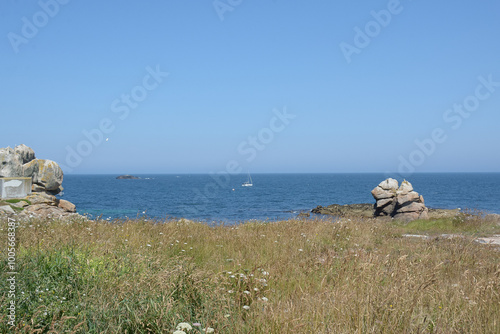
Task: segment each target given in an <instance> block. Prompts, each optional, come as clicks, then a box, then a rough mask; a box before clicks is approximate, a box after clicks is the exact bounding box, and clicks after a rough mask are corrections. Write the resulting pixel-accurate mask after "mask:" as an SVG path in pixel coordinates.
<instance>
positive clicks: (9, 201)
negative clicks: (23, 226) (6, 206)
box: [3, 198, 31, 205]
mask: <svg viewBox="0 0 500 334" xmlns="http://www.w3.org/2000/svg"><path fill="white" fill-rule="evenodd" d="M21 201H23V202H26V203H28V205H31V201H29V200H27V199H22V198H13V199H5V200H3V202H7V203H11V204H14V203H19V202H21Z"/></svg>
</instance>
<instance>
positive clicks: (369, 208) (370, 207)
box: [311, 203, 460, 219]
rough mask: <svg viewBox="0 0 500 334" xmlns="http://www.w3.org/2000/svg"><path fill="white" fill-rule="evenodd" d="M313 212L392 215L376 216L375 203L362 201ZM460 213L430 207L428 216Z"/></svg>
mask: <svg viewBox="0 0 500 334" xmlns="http://www.w3.org/2000/svg"><path fill="white" fill-rule="evenodd" d="M311 213H315V214H321V215H331V216H338V217H362V218H377V219H387V218H391V217H390V216H378V217H375V216H374V214H375V207H374V204H369V203H361V204H344V205H341V204H331V205H328V206H321V205H319V206H317V207H316V208H314V209H312V210H311ZM458 213H460V210H459V209H432V208H428V214H427V215H428V218H429V219H438V218H446V217H453V216H456V215H457V214H458Z"/></svg>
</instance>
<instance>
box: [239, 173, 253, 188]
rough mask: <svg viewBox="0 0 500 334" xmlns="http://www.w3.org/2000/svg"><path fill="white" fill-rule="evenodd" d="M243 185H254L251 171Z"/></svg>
mask: <svg viewBox="0 0 500 334" xmlns="http://www.w3.org/2000/svg"><path fill="white" fill-rule="evenodd" d="M241 186H242V187H253V181H252V177H251V176H250V173H248V180H247V181H245V182H243V184H242V185H241Z"/></svg>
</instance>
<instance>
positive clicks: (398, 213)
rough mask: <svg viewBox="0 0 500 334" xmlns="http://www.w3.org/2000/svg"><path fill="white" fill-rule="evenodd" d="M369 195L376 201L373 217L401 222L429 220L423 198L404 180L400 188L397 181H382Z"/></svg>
mask: <svg viewBox="0 0 500 334" xmlns="http://www.w3.org/2000/svg"><path fill="white" fill-rule="evenodd" d="M371 193H372V196H373V198H375V200H376V203H375V213H374V216H375V217H380V216H390V217H393V218H394V219H398V220H402V221H412V220H415V219H428V218H429V215H428V212H429V210H428V209H427V207H426V206H425V203H424V198H423V197H422V196H421V195H419V194H418V193H417V192H416V191H414V190H413V186H412V185H411V183H410V182H408V181H406V180H405V181H403V182H402V183H401V185H400V186H399V185H398V181H397V180H394V179H387V180H384V181H382V182H380V184H379V185H378V186H377V187H375V188H374V189H373V190H372V192H371Z"/></svg>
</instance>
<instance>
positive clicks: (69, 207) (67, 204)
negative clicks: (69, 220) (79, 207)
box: [57, 199, 76, 212]
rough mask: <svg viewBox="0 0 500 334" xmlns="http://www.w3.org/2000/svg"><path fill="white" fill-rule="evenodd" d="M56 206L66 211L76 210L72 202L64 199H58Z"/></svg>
mask: <svg viewBox="0 0 500 334" xmlns="http://www.w3.org/2000/svg"><path fill="white" fill-rule="evenodd" d="M57 206H58V207H59V208H61V209H63V210H64V211H66V212H76V206H75V205H74V204H73V203H71V202H68V201H66V200H64V199H60V200H59V202H58V203H57Z"/></svg>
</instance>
